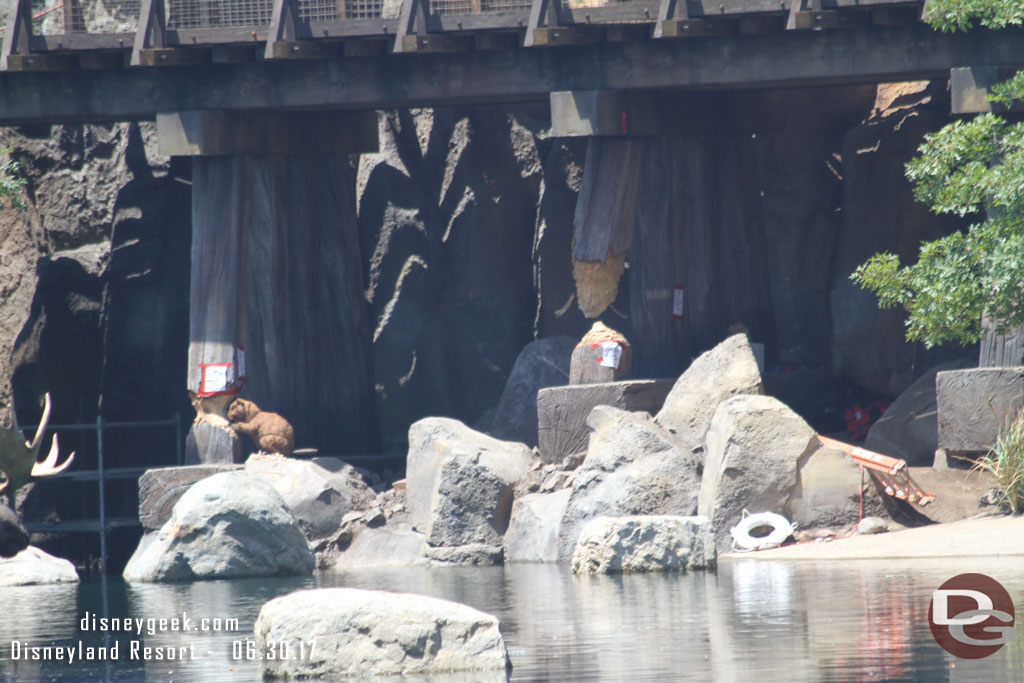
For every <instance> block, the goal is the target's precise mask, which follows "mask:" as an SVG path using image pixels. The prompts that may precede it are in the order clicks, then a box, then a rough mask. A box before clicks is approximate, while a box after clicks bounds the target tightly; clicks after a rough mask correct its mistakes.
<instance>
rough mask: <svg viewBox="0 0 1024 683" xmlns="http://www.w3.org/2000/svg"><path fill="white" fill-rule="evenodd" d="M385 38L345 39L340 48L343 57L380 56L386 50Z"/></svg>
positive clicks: (385, 52) (386, 42) (386, 41)
mask: <svg viewBox="0 0 1024 683" xmlns="http://www.w3.org/2000/svg"><path fill="white" fill-rule="evenodd" d="M388 42H389V41H388V40H387V39H386V38H362V39H357V40H346V41H345V43H344V47H343V48H342V54H343V55H344V56H345V57H380V56H382V55H386V54H387V52H388Z"/></svg>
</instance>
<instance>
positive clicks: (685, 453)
mask: <svg viewBox="0 0 1024 683" xmlns="http://www.w3.org/2000/svg"><path fill="white" fill-rule="evenodd" d="M587 423H588V424H589V425H590V427H591V429H593V430H594V431H593V433H592V434H591V435H590V446H589V448H588V449H587V457H586V459H585V460H584V461H583V464H582V465H580V467H579V469H577V470H576V476H575V478H574V480H573V485H572V493H571V494H570V497H569V502H568V504H567V506H566V510H565V514H564V515H563V516H562V524H561V529H560V530H559V539H558V559H559V560H560V561H569V560H570V559H571V558H572V555H573V551H574V550H575V548H576V541H577V539H578V538H579V534H580V531H581V529H582V528H583V526H584V524H586V523H587V522H588V521H590V520H591V519H594V518H595V517H602V516H605V517H607V516H610V517H618V516H623V515H682V516H688V515H693V514H694V513H696V511H697V492H698V489H699V487H700V477H699V475H698V468H699V467H700V463H699V462H698V460H697V458H696V456H695V455H694V454H693V452H692V451H691V450H690V449H687V448H684V447H683V446H682V445H681V444H680V442H679V440H678V439H676V438H675V437H674V435H673V434H671V433H670V432H669V431H668V430H667V429H665V428H664V427H662V426H660V425H658V424H657V422H655V421H654V420H653V419H652V418H651V416H650V415H648V414H647V413H629V412H626V411H624V410H619V409H617V408H612V407H610V406H598V407H596V408H594V409H593V410H592V411H591V413H590V417H589V418H588V420H587Z"/></svg>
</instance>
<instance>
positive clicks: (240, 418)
mask: <svg viewBox="0 0 1024 683" xmlns="http://www.w3.org/2000/svg"><path fill="white" fill-rule="evenodd" d="M228 421H230V422H231V426H232V427H233V428H234V429H235V431H236V432H241V433H242V434H246V435H248V437H249V438H250V439H252V440H253V443H255V444H256V446H257V447H258V448H260V449H261V450H264V451H266V452H268V453H280V454H281V455H283V456H285V457H286V458H287V457H288V456H290V455H291V454H292V449H293V448H294V447H295V432H294V431H293V430H292V426H291V425H290V424H288V420H286V419H284V418H283V417H281V416H280V415H278V414H277V413H265V412H263V411H261V410H260V408H259V406H257V405H256V404H255V403H253V402H252V401H246V400H245V399H244V398H236V399H235V400H234V401H232V402H231V406H230V407H228Z"/></svg>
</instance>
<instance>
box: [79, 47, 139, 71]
mask: <svg viewBox="0 0 1024 683" xmlns="http://www.w3.org/2000/svg"><path fill="white" fill-rule="evenodd" d="M130 60H131V53H130V52H128V51H127V50H124V51H121V52H83V53H82V54H80V55H78V68H79V69H84V70H94V69H120V68H124V67H126V66H128V65H129V64H128V62H129V61H130Z"/></svg>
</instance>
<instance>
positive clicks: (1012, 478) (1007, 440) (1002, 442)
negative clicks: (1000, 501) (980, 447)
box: [975, 414, 1024, 515]
mask: <svg viewBox="0 0 1024 683" xmlns="http://www.w3.org/2000/svg"><path fill="white" fill-rule="evenodd" d="M975 466H976V467H977V468H978V469H979V470H983V471H985V472H991V473H992V474H994V475H995V477H996V480H997V481H998V482H999V489H1000V490H1001V491H1002V492H1003V495H1004V496H1005V498H1004V500H1005V502H1006V504H1007V505H1008V506H1009V507H1010V512H1012V513H1013V514H1015V515H1017V514H1020V513H1021V512H1024V414H1021V415H1018V416H1017V418H1016V419H1014V420H1013V421H1009V420H1008V421H1007V424H1006V425H1005V426H1004V427H1003V429H1002V430H1000V432H999V437H998V439H996V444H995V445H994V446H993V447H992V450H990V451H989V452H988V453H987V454H986V455H985V456H984V457H983V458H981V459H980V460H978V462H977V464H976V465H975Z"/></svg>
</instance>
